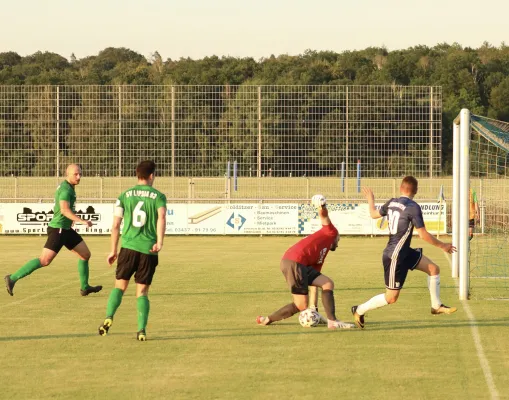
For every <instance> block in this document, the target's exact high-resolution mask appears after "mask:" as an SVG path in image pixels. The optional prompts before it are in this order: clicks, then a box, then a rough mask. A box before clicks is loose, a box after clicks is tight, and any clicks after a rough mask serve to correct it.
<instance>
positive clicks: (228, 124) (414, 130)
mask: <svg viewBox="0 0 509 400" xmlns="http://www.w3.org/2000/svg"><path fill="white" fill-rule="evenodd" d="M441 118H442V93H441V88H440V87H428V86H252V85H241V86H228V85H223V86H0V150H1V152H0V176H2V177H4V178H3V179H1V180H0V197H14V196H15V197H17V198H21V197H28V198H34V199H35V198H42V197H46V196H47V194H46V192H47V188H48V186H49V187H52V188H54V183H55V182H56V181H57V180H58V179H60V178H61V176H62V174H63V172H64V170H65V166H66V165H67V164H69V163H71V162H76V163H79V164H81V165H82V167H83V172H84V175H85V177H87V176H88V177H96V178H103V179H98V180H97V182H100V184H101V185H103V187H102V189H101V193H102V195H101V196H104V193H106V192H107V193H109V192H110V189H112V190H113V189H115V190H117V189H118V188H121V187H123V183H122V182H123V181H124V179H123V178H124V177H133V176H134V169H135V166H136V164H137V162H138V161H140V160H142V159H153V160H154V161H156V163H157V165H158V174H159V175H160V176H162V177H165V178H171V179H169V180H168V181H167V182H168V189H169V190H171V193H172V194H173V196H171V197H176V198H177V197H178V198H189V185H190V184H192V185H194V186H192V190H193V193H194V195H193V196H194V197H202V198H203V197H209V195H210V197H212V198H215V197H218V196H219V197H221V193H223V194H225V193H227V192H228V191H230V193H233V192H234V191H235V190H234V189H235V188H234V187H233V188H230V187H228V184H229V183H228V180H227V179H226V180H225V179H224V177H225V175H226V178H228V177H229V176H231V177H232V179H233V177H234V175H235V177H237V178H238V179H241V178H242V179H243V180H244V181H243V182H244V183H243V189H246V190H245V191H244V192H243V193H244V194H240V190H238V191H237V193H236V194H237V195H239V196H241V197H246V198H247V197H249V198H251V197H255V198H265V197H266V196H267V193H270V196H269V197H270V198H272V197H280V198H283V197H284V198H302V196H303V193H304V192H303V191H302V185H309V183H308V182H306V181H305V180H306V179H310V178H327V179H328V180H330V182H343V183H338V185H339V187H340V190H341V192H340V193H339V194H338V195H341V193H343V194H345V190H346V192H348V188H349V187H351V186H352V185H353V187H351V189H350V191H353V190H354V187H355V185H356V183H355V179H356V178H357V177H358V176H361V177H362V178H392V177H400V176H402V175H404V174H414V175H416V176H418V177H426V178H434V177H436V176H438V175H439V174H440V165H441V129H442V119H441ZM228 162H230V169H228ZM234 166H235V168H234ZM228 171H229V172H228ZM6 177H9V178H10V179H7V178H6ZM29 177H32V178H38V179H32V180H31V181H30V184H29V186H30V188H27V190H25V191H24V192H23V195H22V196H20V193H19V190H20V186H19V184H20V182H23V179H28V178H29ZM113 177H115V178H122V179H111V178H113ZM41 178H56V179H41ZM209 178H215V179H209ZM262 178H267V179H262ZM282 178H284V179H282ZM15 179H16V181H15ZM189 179H192V181H189ZM352 179H353V183H352V184H348V182H351V180H352ZM84 181H85V180H84ZM225 181H226V186H225ZM312 181H313V179H311V182H312ZM130 182H132V181H130ZM161 182H163V181H161ZM190 182H191V183H190ZM304 182H306V183H304ZM344 182H347V184H346V189H345V184H344ZM335 184H336V183H335ZM104 185H106V186H107V187H106V186H104ZM232 185H233V183H232ZM348 185H350V186H348ZM326 186H327V185H326ZM293 187H298V188H300V189H298V190H293V189H292V188H293ZM28 189H29V190H28ZM247 189H249V190H247ZM16 191H18V193H16ZM197 192H198V194H196V193H197ZM99 197H100V196H99V192H97V198H99Z"/></svg>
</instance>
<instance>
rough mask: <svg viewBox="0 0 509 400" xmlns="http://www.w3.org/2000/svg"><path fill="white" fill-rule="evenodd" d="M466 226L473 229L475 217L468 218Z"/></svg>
mask: <svg viewBox="0 0 509 400" xmlns="http://www.w3.org/2000/svg"><path fill="white" fill-rule="evenodd" d="M468 227H469V228H472V229H474V228H475V219H469V220H468Z"/></svg>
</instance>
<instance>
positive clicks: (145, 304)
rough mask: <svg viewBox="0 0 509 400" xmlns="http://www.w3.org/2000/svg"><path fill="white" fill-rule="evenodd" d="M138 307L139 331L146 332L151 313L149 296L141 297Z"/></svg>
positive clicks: (138, 300)
mask: <svg viewBox="0 0 509 400" xmlns="http://www.w3.org/2000/svg"><path fill="white" fill-rule="evenodd" d="M137 306H138V331H141V330H145V328H146V326H147V321H148V313H149V312H150V301H149V300H148V297H147V296H140V297H138V299H137Z"/></svg>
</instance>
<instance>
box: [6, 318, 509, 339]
mask: <svg viewBox="0 0 509 400" xmlns="http://www.w3.org/2000/svg"><path fill="white" fill-rule="evenodd" d="M471 325H472V324H471V322H470V321H469V320H456V321H452V320H449V321H443V322H436V323H435V322H433V323H430V321H429V320H420V321H416V320H413V321H395V320H391V321H386V322H371V323H368V322H367V323H366V329H363V330H361V329H357V328H354V329H342V330H339V332H338V331H336V330H330V329H327V328H326V327H325V326H320V327H317V328H312V329H307V328H299V327H298V325H297V324H295V323H292V322H285V323H279V324H275V325H272V326H266V327H261V326H255V327H249V328H210V329H184V330H175V331H172V332H171V335H168V333H170V332H158V331H156V332H153V333H152V334H151V332H150V331H149V332H148V333H149V341H151V342H152V341H165V340H196V339H221V338H241V337H260V336H294V335H324V334H325V335H327V334H331V335H332V334H334V335H341V334H348V333H346V332H352V333H354V334H365V335H369V333H370V332H378V333H379V332H383V331H385V332H391V331H398V330H416V331H421V330H422V329H437V328H443V329H456V328H466V327H470V326H471ZM473 325H474V326H476V327H509V320H508V319H503V318H502V319H496V320H490V321H478V322H476V323H475V324H473ZM278 327H280V328H282V329H288V328H290V327H295V328H297V329H298V330H292V331H286V330H282V329H278ZM214 332H217V333H214ZM189 334H190V335H189ZM126 335H128V336H131V335H133V333H132V332H115V333H112V335H111V336H126ZM152 335H154V336H152ZM89 337H96V338H98V335H97V333H69V334H58V335H39V336H15V337H0V342H15V341H28V340H51V339H73V338H89ZM98 339H100V338H98Z"/></svg>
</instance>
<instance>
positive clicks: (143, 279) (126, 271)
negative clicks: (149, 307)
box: [116, 247, 159, 285]
mask: <svg viewBox="0 0 509 400" xmlns="http://www.w3.org/2000/svg"><path fill="white" fill-rule="evenodd" d="M158 263H159V257H158V256H157V254H144V253H140V252H139V251H136V250H131V249H125V248H123V247H122V248H121V249H120V253H119V255H118V261H117V271H116V278H117V279H122V280H125V281H128V280H130V279H131V277H132V276H133V274H134V281H135V282H136V283H140V284H142V285H150V284H151V283H152V278H153V277H154V274H155V273H156V267H157V264H158Z"/></svg>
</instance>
